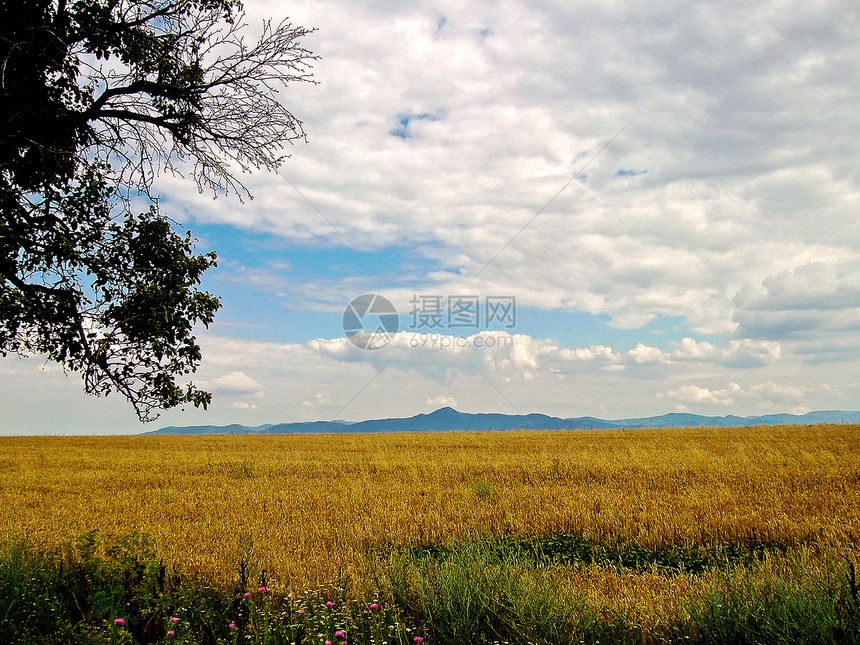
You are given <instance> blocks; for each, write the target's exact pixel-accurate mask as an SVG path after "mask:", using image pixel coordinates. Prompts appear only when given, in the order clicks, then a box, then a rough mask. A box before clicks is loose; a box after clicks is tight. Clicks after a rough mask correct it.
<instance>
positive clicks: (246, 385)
mask: <svg viewBox="0 0 860 645" xmlns="http://www.w3.org/2000/svg"><path fill="white" fill-rule="evenodd" d="M201 385H202V386H203V387H208V388H211V389H212V390H214V391H216V392H225V393H230V394H249V393H258V392H259V391H260V390H262V389H263V386H262V385H260V384H259V383H257V381H255V380H254V379H252V378H251V377H250V376H248V375H247V374H245V372H242V371H238V370H237V371H233V372H230V373H229V374H224V375H223V376H218V377H215V378H213V379H209V380H205V381H201Z"/></svg>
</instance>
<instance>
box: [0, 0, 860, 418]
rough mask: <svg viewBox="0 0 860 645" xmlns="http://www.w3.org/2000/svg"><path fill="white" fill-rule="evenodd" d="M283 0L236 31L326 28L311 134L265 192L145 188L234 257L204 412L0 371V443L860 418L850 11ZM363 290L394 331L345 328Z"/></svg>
mask: <svg viewBox="0 0 860 645" xmlns="http://www.w3.org/2000/svg"><path fill="white" fill-rule="evenodd" d="M284 6H285V5H284V4H283V3H281V2H268V3H266V2H259V1H253V0H249V1H248V2H247V3H246V9H247V11H248V17H247V20H248V22H249V24H250V25H251V26H252V27H253V28H257V27H258V26H259V24H260V23H261V21H262V20H263V19H264V18H267V17H271V18H275V19H276V20H279V19H281V18H284V17H289V18H290V20H291V21H292V22H293V23H295V24H300V25H303V26H306V27H315V28H316V29H317V31H316V32H315V33H314V34H312V35H311V36H309V37H308V38H306V39H305V41H304V42H303V44H304V45H305V46H306V47H308V48H310V49H311V50H313V51H314V53H316V54H318V55H319V56H320V59H319V60H318V61H317V62H316V63H315V66H314V77H315V79H316V80H317V81H318V84H317V85H311V84H303V85H294V86H291V87H290V89H289V90H288V91H285V92H283V93H282V96H283V101H284V102H285V104H287V105H288V106H289V107H290V109H291V110H292V111H293V112H294V113H295V114H296V116H298V117H299V118H300V119H301V120H302V121H303V123H304V128H305V130H306V132H307V135H308V143H307V144H305V143H301V144H297V145H295V146H293V147H292V148H291V149H290V151H289V152H290V154H291V157H290V158H289V159H288V160H286V162H285V163H284V165H283V167H282V169H281V172H280V174H266V173H259V174H255V175H251V176H247V177H245V181H246V184H247V186H248V188H249V189H250V191H251V193H252V194H253V195H254V200H253V201H246V202H245V203H240V202H239V201H238V200H236V199H235V198H234V197H232V196H227V197H220V198H218V199H217V200H213V199H212V196H211V195H206V194H203V195H201V194H198V193H197V191H196V188H195V186H194V184H193V182H190V181H188V180H183V179H181V178H178V177H177V178H174V177H169V176H168V177H162V178H161V180H160V181H159V184H158V186H159V190H160V192H161V194H162V195H163V202H162V207H163V209H164V211H165V212H167V213H168V214H170V215H172V216H173V217H174V218H175V219H177V220H178V221H181V222H182V223H183V225H186V226H188V227H189V228H191V230H193V232H194V233H195V235H196V236H197V237H198V238H199V240H200V243H199V244H200V249H201V250H208V249H215V250H217V251H218V254H219V256H220V265H219V267H218V268H217V269H215V270H213V271H211V272H210V274H209V275H208V277H207V281H206V284H205V286H206V287H207V288H208V289H209V290H211V291H213V292H215V293H218V294H220V295H221V296H222V297H223V305H224V306H223V310H222V311H221V312H220V315H219V317H218V319H217V322H216V324H214V325H213V326H211V327H210V329H209V330H201V333H200V334H199V336H198V337H199V340H200V342H201V344H202V346H203V349H204V356H205V360H204V363H203V365H202V367H201V369H200V370H199V372H198V375H197V378H196V381H197V382H199V383H200V384H201V385H203V386H205V387H207V388H210V389H211V391H212V392H213V393H214V397H215V398H214V402H213V404H212V406H211V408H210V410H209V411H207V412H203V411H198V410H194V409H191V410H186V411H184V412H180V411H170V412H167V413H165V414H164V415H163V416H162V417H161V419H159V420H158V421H156V422H155V423H153V424H150V425H148V426H145V427H144V426H141V425H140V424H139V423H138V422H137V421H136V418H135V417H134V415H133V413H132V411H131V408H130V407H129V406H128V405H127V404H125V403H123V402H122V401H121V400H119V399H115V398H114V397H111V398H109V399H93V398H90V397H87V396H85V395H84V394H82V392H81V384H80V380H79V379H78V377H76V376H75V375H70V376H68V377H66V376H65V375H64V374H63V373H62V371H61V370H59V369H58V368H56V367H53V366H51V365H50V364H45V362H44V360H39V359H30V360H19V359H6V360H4V361H2V362H0V370H2V372H3V373H4V376H3V380H4V383H5V384H6V385H5V386H4V388H3V390H2V392H0V410H2V415H0V432H2V433H7V434H9V433H29V432H34V433H37V432H38V433H42V432H44V433H64V432H70V433H81V432H86V433H111V432H115V433H127V432H140V431H143V430H152V429H156V428H158V427H161V426H164V425H192V424H202V423H212V424H227V423H242V424H246V425H257V424H262V423H275V422H284V421H302V420H317V419H334V418H341V419H350V420H361V419H367V418H375V417H386V416H411V415H413V414H417V413H420V412H430V411H432V410H434V409H436V408H438V407H441V406H444V405H451V406H453V407H455V408H457V409H459V410H462V411H468V412H504V413H528V412H543V413H547V414H552V415H557V416H563V417H574V416H584V415H594V416H600V417H603V418H610V419H611V418H620V417H630V416H646V415H653V414H662V413H666V412H673V411H690V412H694V413H700V414H739V415H750V414H762V413H770V412H796V413H797V412H805V411H809V410H820V409H854V410H856V409H860V117H858V110H857V106H858V105H860V24H858V18H860V9H858V5H857V4H856V3H855V2H849V1H846V2H827V1H826V0H823V1H822V2H815V3H808V2H803V3H801V2H752V3H751V2H746V1H744V2H730V1H721V2H692V3H691V2H688V1H686V0H685V1H679V2H673V1H671V0H670V1H667V2H659V3H654V2H607V1H606V0H600V1H595V2H585V1H583V2H567V1H558V2H517V1H508V2H505V1H503V2H479V1H472V0H463V1H459V2H453V1H448V0H433V1H427V2H422V1H415V2H412V1H404V0H396V1H383V0H365V1H356V2H349V3H346V2H327V1H325V0H315V1H313V2H290V3H288V6H289V8H288V9H287V10H285V8H284ZM285 11H286V13H285ZM362 294H379V295H381V296H383V297H385V298H386V299H387V300H388V301H390V302H391V303H392V304H393V306H394V307H395V308H396V310H397V311H398V312H399V314H400V316H399V320H398V322H399V333H398V334H397V335H395V336H393V338H389V337H383V338H382V340H383V341H388V340H390V342H389V343H388V344H387V345H385V346H384V347H380V348H378V349H373V350H368V349H362V348H361V347H359V346H357V345H356V343H353V342H352V341H351V340H350V339H348V338H347V337H346V336H345V334H344V330H343V323H344V310H345V308H346V307H347V305H348V304H349V303H350V301H352V300H353V299H354V298H356V297H358V296H361V295H362ZM359 302H362V301H359ZM376 302H377V303H381V302H382V301H381V300H378V301H376ZM358 308H359V309H362V307H361V306H360V305H359V307H358ZM358 313H359V314H364V313H365V312H364V311H363V310H362V311H359V312H358ZM359 319H360V324H362V325H364V327H365V329H366V330H367V331H370V332H373V331H374V330H375V329H376V328H377V326H378V324H379V323H380V322H384V321H385V320H386V319H385V318H384V317H380V316H377V315H376V314H373V313H372V312H367V313H366V314H365V315H364V316H361V315H359ZM350 321H352V322H354V319H352V318H350ZM356 338H359V339H360V338H362V335H361V334H359V336H357V337H356ZM379 344H384V342H383V343H379Z"/></svg>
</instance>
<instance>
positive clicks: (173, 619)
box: [170, 617, 179, 623]
mask: <svg viewBox="0 0 860 645" xmlns="http://www.w3.org/2000/svg"><path fill="white" fill-rule="evenodd" d="M170 622H171V623H176V622H179V619H178V618H176V617H174V618H171V619H170Z"/></svg>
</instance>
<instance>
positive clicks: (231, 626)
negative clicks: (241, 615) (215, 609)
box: [227, 623, 236, 629]
mask: <svg viewBox="0 0 860 645" xmlns="http://www.w3.org/2000/svg"><path fill="white" fill-rule="evenodd" d="M227 627H229V628H230V629H236V623H230V624H229V625H227Z"/></svg>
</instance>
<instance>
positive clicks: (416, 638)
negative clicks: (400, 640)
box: [412, 636, 424, 643]
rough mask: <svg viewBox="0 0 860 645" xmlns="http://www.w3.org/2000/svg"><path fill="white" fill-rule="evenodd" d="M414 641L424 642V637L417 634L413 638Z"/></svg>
mask: <svg viewBox="0 0 860 645" xmlns="http://www.w3.org/2000/svg"><path fill="white" fill-rule="evenodd" d="M412 642H413V643H423V642H424V639H423V638H421V637H420V636H416V637H415V638H413V639H412Z"/></svg>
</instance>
